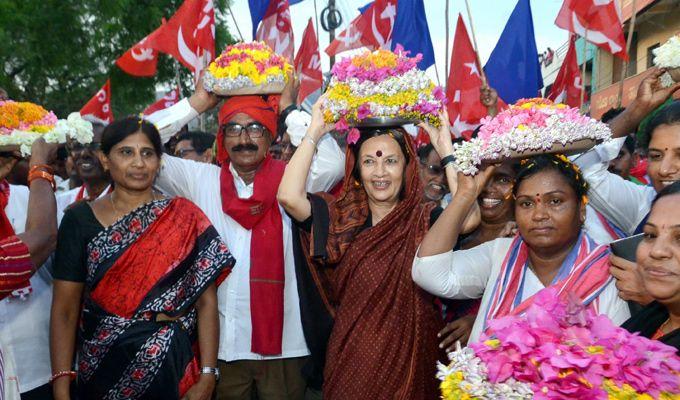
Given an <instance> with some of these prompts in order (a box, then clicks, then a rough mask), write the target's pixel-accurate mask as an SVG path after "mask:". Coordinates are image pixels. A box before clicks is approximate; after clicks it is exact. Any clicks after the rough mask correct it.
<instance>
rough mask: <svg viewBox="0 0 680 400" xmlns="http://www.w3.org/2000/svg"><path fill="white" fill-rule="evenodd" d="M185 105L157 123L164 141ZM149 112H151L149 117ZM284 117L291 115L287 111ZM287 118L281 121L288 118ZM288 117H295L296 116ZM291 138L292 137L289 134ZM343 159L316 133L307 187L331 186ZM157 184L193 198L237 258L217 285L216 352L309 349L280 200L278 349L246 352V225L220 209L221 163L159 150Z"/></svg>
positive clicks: (242, 192)
mask: <svg viewBox="0 0 680 400" xmlns="http://www.w3.org/2000/svg"><path fill="white" fill-rule="evenodd" d="M187 107H188V108H189V109H191V107H190V106H189V104H188V101H186V99H185V100H182V101H181V102H179V103H177V104H176V105H174V106H173V107H171V108H177V109H178V110H177V113H175V118H177V120H171V119H170V117H168V118H166V119H164V120H163V121H161V122H157V123H156V125H157V126H159V127H160V131H161V135H162V138H163V141H167V140H168V139H169V138H170V136H172V134H174V132H173V129H176V128H178V127H179V128H181V127H182V126H184V125H185V124H186V123H187V122H188V121H187V120H186V119H187V118H188V119H189V120H190V119H191V118H193V117H195V115H197V113H196V112H195V111H193V110H188V109H187ZM192 111H193V112H192ZM291 114H293V113H291ZM153 117H154V116H153V115H152V120H153ZM297 117H300V116H299V115H298V116H297ZM288 118H291V115H289V116H288ZM288 118H287V119H286V121H288ZM292 118H296V116H293V117H292ZM298 139H299V138H297V139H296V140H298ZM291 141H293V138H292V137H291ZM344 164H345V160H344V155H343V154H342V152H341V150H340V148H339V147H338V145H337V143H336V142H335V141H334V140H333V138H332V137H330V136H326V137H324V138H323V139H321V140H320V141H319V144H318V147H317V153H316V155H315V156H314V162H313V163H312V168H311V170H310V175H309V177H308V180H307V183H308V185H307V189H308V191H310V192H318V191H325V190H328V189H330V188H331V187H332V186H333V185H334V184H335V183H336V182H337V181H339V179H340V178H341V177H342V175H343V172H344ZM230 169H231V171H232V175H233V176H234V185H235V187H236V191H237V193H238V196H239V197H240V198H249V197H250V196H252V195H253V190H254V187H253V186H254V184H253V183H251V184H249V185H247V184H245V182H244V181H243V180H242V179H241V178H240V177H239V176H238V174H236V172H235V171H234V170H233V168H230ZM156 185H157V187H158V188H159V189H160V190H161V191H163V192H165V193H168V194H170V195H175V196H183V197H186V198H188V199H189V200H191V201H193V202H194V203H196V205H197V206H198V207H199V208H201V210H203V212H204V213H205V214H206V215H207V216H208V218H209V219H210V222H211V223H212V224H213V226H214V227H215V229H216V230H217V232H218V233H219V234H220V236H221V237H222V239H223V240H224V241H225V242H226V243H227V246H228V247H229V250H230V251H231V253H232V255H233V256H234V258H235V259H236V264H235V265H234V268H233V270H232V271H231V274H230V275H229V278H228V279H227V280H226V281H225V282H224V283H223V284H222V285H221V286H220V287H219V288H218V291H217V297H218V311H219V317H220V345H219V352H218V358H219V359H220V360H224V361H234V360H265V359H280V358H292V357H302V356H306V355H308V354H309V349H308V348H307V344H306V342H305V338H304V334H303V331H302V320H301V316H300V299H299V296H298V291H297V280H296V276H295V262H294V256H293V234H292V229H291V219H290V218H289V217H288V215H287V214H286V213H285V211H284V210H283V208H281V207H280V206H279V211H280V212H281V216H282V222H283V248H284V275H285V286H284V316H283V342H282V353H281V355H278V356H262V355H260V354H256V353H253V352H251V337H252V325H251V315H250V240H251V231H250V230H248V229H245V228H244V227H242V226H241V225H239V224H238V222H236V221H235V220H233V219H232V218H231V217H230V216H228V215H227V214H225V213H224V212H223V211H222V200H221V194H220V168H219V167H217V166H215V165H211V164H205V163H198V162H194V161H191V160H182V159H179V158H176V157H171V156H167V155H164V156H163V161H162V166H161V171H160V174H159V177H158V179H157V180H156Z"/></svg>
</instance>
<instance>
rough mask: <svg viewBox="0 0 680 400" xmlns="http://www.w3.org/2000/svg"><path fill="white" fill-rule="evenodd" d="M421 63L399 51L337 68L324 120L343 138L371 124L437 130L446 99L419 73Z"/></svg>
mask: <svg viewBox="0 0 680 400" xmlns="http://www.w3.org/2000/svg"><path fill="white" fill-rule="evenodd" d="M421 58H422V56H421V55H420V54H418V55H417V56H415V57H409V56H408V52H405V51H404V50H403V49H402V48H401V47H400V46H399V47H397V48H396V49H395V51H394V52H392V51H388V50H376V51H373V52H370V51H366V52H364V53H361V54H359V55H357V56H354V57H352V58H345V59H343V60H341V61H340V62H338V63H336V64H335V65H334V66H333V70H332V74H333V76H332V78H331V81H330V84H329V86H328V91H327V92H326V95H325V100H324V103H323V105H322V107H323V111H324V119H325V120H326V122H328V123H335V128H336V129H337V130H338V131H342V132H345V131H348V130H349V129H350V127H351V126H356V125H362V123H363V122H365V121H366V120H367V119H370V118H378V119H387V120H400V121H402V123H404V121H408V122H416V121H427V122H429V123H431V124H433V125H435V126H439V124H440V121H439V113H440V112H441V111H442V110H443V108H444V104H445V103H446V94H445V93H444V90H443V89H442V88H441V87H439V86H436V85H435V84H434V83H432V81H431V80H430V78H428V77H427V75H426V74H425V72H424V71H422V70H419V69H418V62H419V61H420V59H421ZM355 135H356V132H355Z"/></svg>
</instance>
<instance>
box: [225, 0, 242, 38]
mask: <svg viewBox="0 0 680 400" xmlns="http://www.w3.org/2000/svg"><path fill="white" fill-rule="evenodd" d="M230 3H231V2H230V1H227V8H228V9H229V14H231V19H232V21H234V26H235V27H236V32H238V37H239V38H241V41H242V42H244V40H243V35H241V30H240V29H239V28H238V23H236V17H235V16H234V12H233V11H231V4H230Z"/></svg>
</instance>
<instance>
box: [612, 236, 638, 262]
mask: <svg viewBox="0 0 680 400" xmlns="http://www.w3.org/2000/svg"><path fill="white" fill-rule="evenodd" d="M644 236H645V234H644V233H640V234H637V235H633V236H630V237H627V238H623V239H619V240H615V241H613V242H611V243H610V244H609V247H610V248H611V249H612V254H614V255H615V256H617V257H621V258H623V259H626V260H628V261H630V262H636V261H637V258H636V256H635V253H636V252H637V248H638V245H639V244H640V242H641V241H642V238H643V237H644Z"/></svg>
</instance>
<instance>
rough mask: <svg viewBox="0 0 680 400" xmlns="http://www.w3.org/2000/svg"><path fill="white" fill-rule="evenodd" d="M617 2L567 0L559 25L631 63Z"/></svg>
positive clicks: (558, 16) (556, 23)
mask: <svg viewBox="0 0 680 400" xmlns="http://www.w3.org/2000/svg"><path fill="white" fill-rule="evenodd" d="M614 1H615V0H564V3H562V8H561V9H560V12H559V14H557V19H555V25H557V26H559V27H560V28H562V29H566V30H568V31H569V32H572V33H575V34H577V35H579V36H581V37H587V39H588V41H589V42H592V43H594V44H596V45H598V46H599V47H602V48H603V49H605V50H606V51H608V52H610V53H612V54H614V55H615V56H618V57H620V58H622V59H624V60H627V59H628V54H626V40H625V38H624V37H623V27H622V26H621V19H620V18H619V14H618V11H617V10H616V4H615V3H614Z"/></svg>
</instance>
